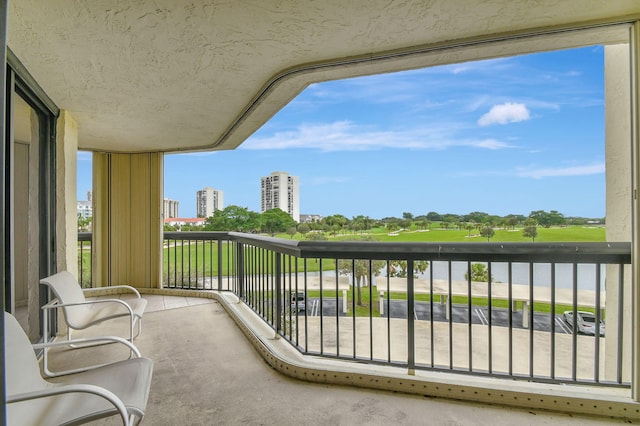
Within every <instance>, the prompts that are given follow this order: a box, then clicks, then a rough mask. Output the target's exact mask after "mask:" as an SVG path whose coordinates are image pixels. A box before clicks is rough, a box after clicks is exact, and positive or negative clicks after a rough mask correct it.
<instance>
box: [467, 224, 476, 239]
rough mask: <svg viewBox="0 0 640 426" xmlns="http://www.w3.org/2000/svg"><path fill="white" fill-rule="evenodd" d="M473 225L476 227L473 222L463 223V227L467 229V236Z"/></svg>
mask: <svg viewBox="0 0 640 426" xmlns="http://www.w3.org/2000/svg"><path fill="white" fill-rule="evenodd" d="M475 227H476V224H475V223H474V222H467V224H466V225H465V228H467V231H469V236H471V231H473V229H474V228H475Z"/></svg>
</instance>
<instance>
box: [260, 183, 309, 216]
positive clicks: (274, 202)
mask: <svg viewBox="0 0 640 426" xmlns="http://www.w3.org/2000/svg"><path fill="white" fill-rule="evenodd" d="M260 194H261V196H260V199H261V203H260V206H261V209H260V211H261V212H265V211H267V210H271V209H275V208H279V209H280V210H282V211H285V212H287V213H289V214H290V215H291V217H292V218H293V220H295V221H296V222H300V185H299V183H298V176H289V174H288V173H285V172H273V173H271V176H265V177H262V178H261V184H260Z"/></svg>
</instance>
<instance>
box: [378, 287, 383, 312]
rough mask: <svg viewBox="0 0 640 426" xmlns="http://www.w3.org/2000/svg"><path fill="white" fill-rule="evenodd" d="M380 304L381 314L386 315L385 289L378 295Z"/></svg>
mask: <svg viewBox="0 0 640 426" xmlns="http://www.w3.org/2000/svg"><path fill="white" fill-rule="evenodd" d="M378 305H379V309H380V315H384V291H381V292H380V295H379V297H378Z"/></svg>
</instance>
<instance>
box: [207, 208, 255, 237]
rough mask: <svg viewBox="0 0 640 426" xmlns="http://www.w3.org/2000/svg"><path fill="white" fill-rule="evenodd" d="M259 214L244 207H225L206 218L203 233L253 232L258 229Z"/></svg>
mask: <svg viewBox="0 0 640 426" xmlns="http://www.w3.org/2000/svg"><path fill="white" fill-rule="evenodd" d="M259 219H260V214H259V213H256V212H253V211H250V210H249V209H247V208H246V207H239V206H234V205H231V206H227V207H226V208H224V209H223V210H216V211H214V212H213V215H212V216H209V217H208V218H207V221H206V223H205V225H204V230H205V231H236V232H255V231H257V230H259V229H260V221H259Z"/></svg>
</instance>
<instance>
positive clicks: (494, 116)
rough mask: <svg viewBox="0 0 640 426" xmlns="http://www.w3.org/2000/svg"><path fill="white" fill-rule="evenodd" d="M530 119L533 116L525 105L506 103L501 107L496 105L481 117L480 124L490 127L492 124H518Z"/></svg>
mask: <svg viewBox="0 0 640 426" xmlns="http://www.w3.org/2000/svg"><path fill="white" fill-rule="evenodd" d="M530 118H531V115H530V114H529V110H528V109H527V107H526V106H525V104H517V103H512V102H505V103H504V104H501V105H494V106H493V107H492V108H491V110H490V111H489V112H488V113H486V114H484V115H483V116H482V117H480V119H479V120H478V124H479V125H480V126H489V125H491V124H507V123H516V122H518V121H526V120H529V119H530Z"/></svg>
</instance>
